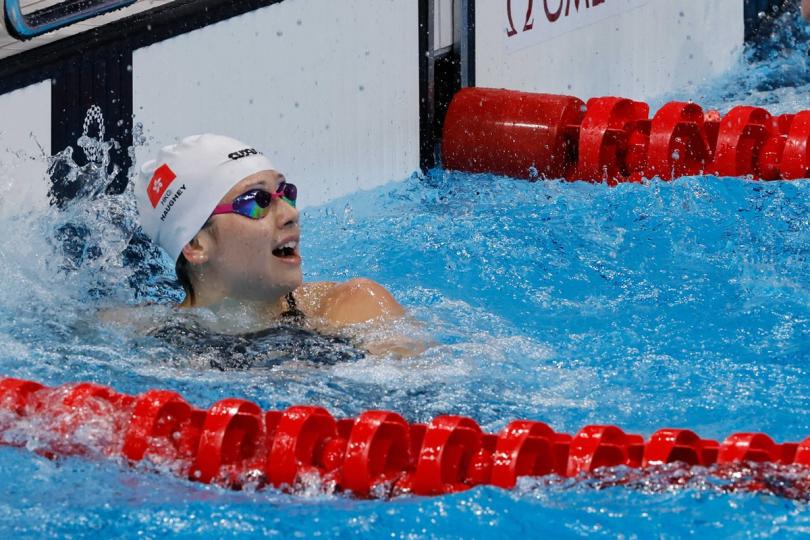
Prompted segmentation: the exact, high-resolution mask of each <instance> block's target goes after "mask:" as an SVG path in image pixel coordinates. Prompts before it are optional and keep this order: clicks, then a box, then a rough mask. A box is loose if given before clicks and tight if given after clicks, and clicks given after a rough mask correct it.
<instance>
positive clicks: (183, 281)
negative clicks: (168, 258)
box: [174, 253, 194, 305]
mask: <svg viewBox="0 0 810 540" xmlns="http://www.w3.org/2000/svg"><path fill="white" fill-rule="evenodd" d="M188 264H189V263H188V259H186V256H185V255H183V254H182V253H181V254H180V256H179V257H177V262H176V263H175V264H174V273H175V274H177V281H179V282H180V285H182V286H183V290H184V291H186V296H188V298H189V300H190V301H191V303H192V305H193V304H194V286H193V285H192V284H191V277H190V276H189V275H188V270H189V268H188Z"/></svg>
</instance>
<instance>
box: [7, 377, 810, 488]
mask: <svg viewBox="0 0 810 540" xmlns="http://www.w3.org/2000/svg"><path fill="white" fill-rule="evenodd" d="M90 428H92V429H90ZM29 440H36V441H37V445H38V446H37V448H38V450H37V451H38V452H40V453H42V454H44V455H46V456H48V457H57V456H70V455H84V456H89V457H92V456H102V457H105V456H106V457H115V456H122V457H124V458H126V459H127V460H128V461H129V462H131V463H133V464H134V463H137V462H139V461H142V460H149V461H151V462H155V463H163V464H169V465H170V467H169V469H170V470H172V471H174V472H176V473H177V474H179V475H181V476H183V477H186V478H188V479H190V480H194V481H198V482H204V483H215V484H218V485H222V486H225V487H231V488H240V487H241V486H243V485H244V483H245V482H246V481H251V482H253V483H254V484H255V485H258V486H262V485H267V484H270V485H273V486H276V487H280V488H286V489H292V488H294V487H295V486H296V485H298V484H299V483H301V482H302V481H305V480H306V478H312V477H313V475H314V476H316V477H319V478H320V479H321V480H322V481H324V482H331V483H333V484H334V485H335V487H336V488H337V489H338V490H341V491H349V492H351V493H352V494H354V495H355V496H358V497H369V496H389V495H391V494H394V493H414V494H417V495H440V494H445V493H453V492H458V491H463V490H466V489H469V488H471V487H474V486H477V485H482V484H488V485H494V486H499V487H502V488H505V489H510V488H513V487H514V486H515V484H516V482H517V480H518V478H519V477H521V476H544V475H550V474H555V475H558V476H561V477H574V476H581V475H583V474H592V473H594V471H597V469H600V468H601V467H613V466H619V465H624V466H626V467H631V468H646V467H651V466H656V465H661V464H667V463H682V464H684V465H686V466H693V465H700V466H706V467H708V466H712V465H723V464H741V463H772V464H777V465H803V466H810V437H808V438H806V439H805V440H804V441H802V442H801V443H789V442H788V443H782V444H777V443H775V442H774V441H773V439H771V438H770V437H769V436H768V435H766V434H764V433H735V434H733V435H731V436H729V437H728V438H726V439H725V440H724V441H723V442H722V443H718V442H717V441H713V440H707V439H702V438H700V437H699V436H698V435H697V434H695V433H694V432H692V431H690V430H686V429H673V428H666V429H660V430H658V431H656V432H655V433H654V434H653V435H652V436H651V437H650V438H649V439H647V440H646V441H645V440H644V439H643V437H642V436H640V435H634V434H628V433H625V432H624V431H622V430H621V429H620V428H618V427H616V426H611V425H591V426H585V427H584V428H582V429H581V430H579V431H578V432H577V433H576V434H574V435H573V436H571V435H569V434H565V433H557V432H555V431H554V430H553V429H552V428H550V427H549V426H548V425H546V424H544V423H542V422H536V421H530V420H514V421H512V422H510V423H509V424H508V425H507V426H506V427H505V428H504V429H503V430H501V431H500V433H498V434H490V433H484V432H483V431H482V430H481V428H480V427H479V426H478V424H477V423H476V422H475V421H474V420H472V419H471V418H466V417H463V416H452V415H445V416H439V417H436V418H434V419H433V420H432V421H431V422H430V423H428V424H409V423H408V422H407V421H405V419H404V418H403V417H402V416H400V415H399V414H397V413H394V412H389V411H366V412H364V413H362V414H361V415H360V416H358V417H357V418H343V419H335V418H334V417H333V416H332V415H331V414H330V413H329V412H328V411H327V410H326V409H323V408H321V407H313V406H306V405H295V406H292V407H289V408H288V409H287V410H285V411H262V410H261V408H260V407H259V406H258V405H256V404H255V403H252V402H250V401H245V400H242V399H235V398H228V399H223V400H221V401H218V402H216V403H214V404H213V405H212V406H211V407H210V408H209V409H208V410H201V409H197V408H195V407H194V406H193V405H190V404H189V403H187V402H186V401H185V400H184V399H183V397H182V396H181V395H179V394H177V393H175V392H171V391H166V390H149V391H147V392H145V393H143V394H141V395H139V396H129V395H126V394H121V393H118V392H116V391H114V390H113V389H111V388H108V387H105V386H100V385H97V384H92V383H78V384H67V385H63V386H59V387H53V388H51V387H47V386H43V385H41V384H39V383H36V382H33V381H26V380H21V379H12V378H7V379H0V443H2V444H6V445H17V446H23V445H25V444H26V443H27V442H28V441H29Z"/></svg>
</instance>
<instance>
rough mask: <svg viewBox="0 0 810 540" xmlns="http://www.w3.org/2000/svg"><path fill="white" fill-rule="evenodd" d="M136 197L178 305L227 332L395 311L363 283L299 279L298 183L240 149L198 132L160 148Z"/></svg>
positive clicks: (340, 323)
mask: <svg viewBox="0 0 810 540" xmlns="http://www.w3.org/2000/svg"><path fill="white" fill-rule="evenodd" d="M135 194H136V199H137V202H138V211H139V215H140V220H141V226H142V228H143V230H144V231H145V232H146V233H147V234H148V235H149V236H150V237H151V238H152V240H153V241H154V242H155V243H156V244H157V245H159V246H160V247H162V248H163V249H164V250H165V251H166V252H167V253H168V254H169V256H170V257H171V259H172V260H174V261H176V267H175V268H176V272H177V277H178V279H179V280H180V282H181V283H182V285H183V288H184V289H185V293H186V296H185V299H184V300H183V302H182V303H181V304H180V306H181V307H184V308H196V307H204V308H208V309H209V310H211V311H212V312H213V313H215V314H216V315H217V316H218V318H220V319H224V320H227V321H229V322H228V328H227V331H231V332H250V331H255V330H257V329H260V328H265V327H267V326H268V325H270V324H272V323H273V322H274V321H279V320H283V319H287V320H289V318H290V317H291V316H292V317H294V318H296V319H297V320H299V321H301V320H305V321H306V324H307V325H308V327H310V328H312V329H315V330H318V331H326V332H329V331H335V330H338V329H341V328H343V327H346V326H348V325H353V324H357V323H366V322H375V323H378V322H379V323H383V322H386V321H389V320H392V319H396V318H399V317H401V316H402V315H403V309H402V307H401V306H400V305H399V304H398V303H397V301H396V300H395V299H394V298H393V297H392V296H391V294H390V293H389V292H388V291H387V290H385V289H384V288H383V287H382V286H380V285H379V284H377V283H375V282H373V281H371V280H368V279H361V278H360V279H352V280H349V281H346V282H344V283H333V282H313V283H303V279H302V273H301V256H300V243H299V242H300V230H299V212H298V210H297V209H296V208H295V202H296V196H297V189H296V187H295V186H294V185H293V184H290V183H288V182H287V181H286V179H285V178H284V175H283V174H281V173H280V172H278V171H277V170H276V169H275V167H274V166H273V165H272V164H271V163H270V161H269V160H268V159H267V158H266V157H265V156H264V155H262V154H261V152H259V151H257V150H255V149H254V148H252V147H250V146H249V145H246V144H244V143H241V142H239V141H237V140H234V139H231V138H229V137H224V136H220V135H211V134H205V135H195V136H191V137H187V138H185V139H183V140H182V141H181V142H179V143H178V144H173V145H169V146H166V147H164V148H162V149H161V150H160V152H159V153H158V156H157V159H155V160H152V161H149V162H147V163H146V164H144V165H143V166H142V168H141V171H140V175H139V178H138V180H137V181H136V184H135ZM234 321H236V322H235V323H234ZM220 330H221V328H220ZM365 348H367V349H369V350H372V352H383V351H385V350H391V349H392V347H390V344H388V345H383V346H380V344H377V346H376V347H375V346H374V345H373V344H365ZM375 348H376V349H377V350H374V349H375ZM394 348H396V347H394ZM398 352H401V351H398Z"/></svg>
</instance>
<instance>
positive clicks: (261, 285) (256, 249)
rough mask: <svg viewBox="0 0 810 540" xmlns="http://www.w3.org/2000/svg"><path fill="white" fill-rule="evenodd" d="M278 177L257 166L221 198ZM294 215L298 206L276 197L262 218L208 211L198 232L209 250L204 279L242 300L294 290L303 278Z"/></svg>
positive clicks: (271, 188)
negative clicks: (209, 215) (209, 224)
mask: <svg viewBox="0 0 810 540" xmlns="http://www.w3.org/2000/svg"><path fill="white" fill-rule="evenodd" d="M282 180H284V176H283V175H282V174H280V173H278V172H276V171H262V172H258V173H256V174H253V175H251V176H248V177H247V178H244V179H242V180H241V181H240V182H239V183H238V184H236V185H235V186H234V187H233V188H232V189H231V190H230V191H229V192H228V193H227V194H226V195H225V196H224V197H223V198H222V200H221V201H220V203H219V204H229V203H231V202H232V201H233V200H234V199H235V198H236V197H238V196H239V195H242V194H243V193H246V192H248V191H251V190H255V189H262V190H265V191H267V192H270V193H274V192H275V191H276V190H277V189H278V185H279V184H280V183H281V181H282ZM298 218H299V213H298V210H296V209H295V208H293V207H292V206H291V205H290V204H288V203H287V202H286V201H284V200H283V199H280V198H274V199H273V200H272V202H271V203H270V212H269V213H268V214H267V215H266V216H264V217H262V218H260V219H251V218H248V217H245V216H243V215H240V214H236V213H231V214H219V215H216V216H212V218H211V220H212V227H207V228H205V229H203V230H202V231H200V233H199V234H198V235H197V238H198V242H199V243H200V244H201V245H202V246H203V247H205V248H206V251H207V256H206V260H205V263H206V264H205V266H206V270H207V271H206V274H208V275H209V276H208V277H206V278H205V281H206V282H207V281H209V280H210V278H213V281H215V282H216V286H217V287H218V288H220V289H221V292H222V293H223V294H225V295H227V296H229V297H232V298H238V299H243V300H259V301H261V300H272V299H276V298H279V297H281V296H283V295H285V294H287V293H288V292H290V291H292V290H294V289H295V288H296V287H298V286H299V285H301V282H302V275H301V256H300V249H299V239H300V229H299V224H298ZM282 246H287V247H286V249H282ZM290 246H292V249H290ZM212 285H213V283H212Z"/></svg>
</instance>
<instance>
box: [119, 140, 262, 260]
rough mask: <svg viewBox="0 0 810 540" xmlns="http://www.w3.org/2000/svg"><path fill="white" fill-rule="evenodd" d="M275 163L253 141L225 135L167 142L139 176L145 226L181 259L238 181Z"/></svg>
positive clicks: (138, 192) (137, 183) (137, 194)
mask: <svg viewBox="0 0 810 540" xmlns="http://www.w3.org/2000/svg"><path fill="white" fill-rule="evenodd" d="M273 168H274V167H273V164H272V163H270V160H269V159H267V158H266V157H264V155H263V154H261V153H260V152H258V151H257V150H256V149H254V148H252V147H251V146H250V145H247V144H245V143H242V142H239V141H237V140H236V139H231V138H230V137H224V136H222V135H211V134H209V133H206V134H204V135H192V136H191V137H186V138H185V139H183V140H182V141H180V142H179V143H178V144H170V145H169V146H164V147H163V148H161V149H160V152H159V153H158V156H157V159H155V160H152V161H148V162H146V163H145V164H144V165H143V166H142V167H141V172H140V175H138V178H137V180H135V198H136V200H137V202H138V213H139V214H140V217H141V227H142V228H143V230H144V232H145V233H146V234H148V235H149V237H150V238H152V241H153V242H155V243H156V244H157V245H159V246H160V247H162V248H163V249H165V250H166V252H167V253H168V254H169V256H170V257H171V258H172V260H173V261H176V260H177V258H178V257H179V256H180V252H181V251H182V250H183V246H185V245H186V244H187V243H189V242H190V241H191V239H192V238H194V236H195V235H196V234H197V233H198V232H199V231H200V229H201V228H202V226H203V225H204V224H205V222H206V221H207V220H208V218H209V217H210V216H211V212H213V211H214V207H215V206H216V205H217V204H219V201H220V200H221V199H222V197H223V196H224V195H225V194H226V193H228V191H230V190H231V188H232V187H233V186H234V185H236V184H237V183H238V182H239V181H240V180H242V179H243V178H245V177H247V176H250V175H252V174H255V173H257V172H260V171H267V170H271V169H273Z"/></svg>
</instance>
